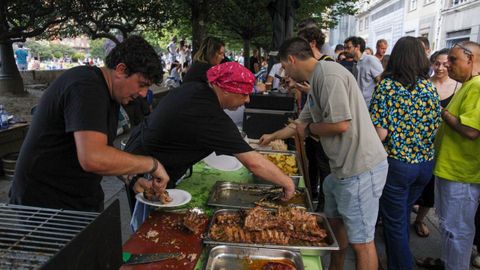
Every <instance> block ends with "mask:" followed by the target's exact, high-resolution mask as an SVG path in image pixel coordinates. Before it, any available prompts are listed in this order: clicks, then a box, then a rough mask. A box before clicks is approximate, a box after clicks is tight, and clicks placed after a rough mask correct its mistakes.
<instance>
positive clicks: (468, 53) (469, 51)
mask: <svg viewBox="0 0 480 270" xmlns="http://www.w3.org/2000/svg"><path fill="white" fill-rule="evenodd" d="M455 47H459V48H460V49H462V50H463V53H464V54H466V55H468V56H472V55H473V52H472V51H471V50H470V49H469V48H467V47H465V46H463V45H461V44H460V43H455V45H453V46H452V49H453V48H455Z"/></svg>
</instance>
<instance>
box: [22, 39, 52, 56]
mask: <svg viewBox="0 0 480 270" xmlns="http://www.w3.org/2000/svg"><path fill="white" fill-rule="evenodd" d="M25 47H26V48H28V50H29V51H30V54H31V55H32V56H34V57H38V58H39V59H40V60H41V59H50V58H51V57H52V50H51V49H50V46H49V44H48V43H45V42H43V43H41V42H37V41H33V40H29V41H27V42H25Z"/></svg>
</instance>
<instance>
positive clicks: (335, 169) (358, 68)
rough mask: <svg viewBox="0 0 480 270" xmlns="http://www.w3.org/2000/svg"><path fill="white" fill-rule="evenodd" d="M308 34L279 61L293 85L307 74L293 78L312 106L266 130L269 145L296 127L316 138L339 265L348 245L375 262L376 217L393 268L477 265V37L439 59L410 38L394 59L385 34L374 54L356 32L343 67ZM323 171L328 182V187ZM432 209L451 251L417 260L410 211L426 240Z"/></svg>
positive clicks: (315, 174) (371, 265) (340, 57)
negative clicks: (324, 56) (474, 250)
mask: <svg viewBox="0 0 480 270" xmlns="http://www.w3.org/2000/svg"><path fill="white" fill-rule="evenodd" d="M305 31H307V32H314V30H309V29H307V30H305V29H303V30H300V32H299V33H298V36H299V37H300V38H296V39H292V40H288V41H287V42H285V43H284V44H283V45H282V47H281V48H280V51H279V57H280V61H281V63H282V67H283V68H284V69H285V75H286V76H287V77H289V78H288V79H287V81H288V80H290V81H293V82H302V83H301V84H298V83H296V84H292V83H290V84H289V85H290V87H292V86H293V88H294V89H296V90H297V91H298V92H304V93H306V94H307V98H306V103H301V104H300V106H304V107H303V110H302V111H301V113H300V116H299V118H298V119H297V120H296V123H295V124H290V125H289V126H287V127H285V128H284V129H282V130H279V131H276V132H274V133H272V134H265V135H263V136H262V138H261V139H260V143H261V144H264V145H265V144H267V143H269V142H270V141H272V140H275V139H285V138H288V137H291V136H293V135H294V134H295V132H297V133H299V134H305V137H306V138H308V137H312V138H314V139H315V140H313V143H312V146H311V147H309V143H308V140H309V139H306V141H305V143H306V151H307V156H309V165H310V166H312V167H314V169H311V168H309V176H310V180H311V182H312V187H313V189H314V190H312V194H313V196H316V195H317V194H319V197H318V200H319V208H317V210H318V211H322V210H323V211H324V212H325V213H326V215H327V217H329V218H330V220H329V221H330V223H331V224H332V227H333V228H334V230H335V234H336V236H337V240H338V241H339V245H340V251H339V252H333V253H332V256H331V262H330V269H343V258H344V256H345V249H346V247H347V245H348V243H350V245H351V246H352V248H353V250H354V251H355V255H356V266H357V269H376V268H377V262H376V260H377V255H376V252H375V247H374V244H373V234H372V232H374V231H375V226H376V225H377V223H379V224H382V226H383V236H384V239H385V243H386V252H387V265H388V269H413V266H414V264H415V263H416V264H417V265H419V266H421V267H425V268H428V269H469V265H470V261H471V258H470V256H471V252H470V251H471V250H472V244H473V241H474V236H475V213H476V212H477V208H478V200H479V194H478V189H479V188H480V186H479V185H478V184H479V183H480V175H479V173H480V170H479V168H480V160H479V159H478V157H474V156H477V154H476V153H479V150H480V139H479V137H480V121H479V120H480V81H479V78H480V76H478V75H480V58H479V57H480V46H479V44H478V43H475V42H471V41H464V42H460V43H457V44H456V45H455V46H453V47H452V48H449V49H442V50H439V51H437V52H435V53H433V54H432V55H430V46H429V43H428V39H426V38H423V37H419V38H415V37H408V36H407V37H403V38H401V39H399V40H398V41H397V42H396V43H395V44H394V46H393V49H392V51H391V54H390V55H387V54H386V51H387V48H388V43H387V41H386V40H383V39H381V40H378V42H377V44H376V49H377V51H376V53H375V54H373V51H372V50H371V49H370V50H368V48H366V46H365V41H364V40H363V39H362V38H361V37H355V36H352V37H349V38H347V39H346V40H345V42H344V44H343V45H338V46H337V47H336V48H335V52H336V61H337V62H338V63H339V64H340V65H339V64H335V63H333V62H329V61H328V60H329V59H322V57H321V54H319V52H318V51H317V50H316V49H315V48H314V47H317V48H321V46H322V45H323V44H322V43H320V44H319V43H318V39H317V41H316V44H315V43H314V44H313V45H316V46H312V39H311V38H309V36H308V35H305V34H304V32H305ZM315 31H319V30H315ZM319 35H321V34H317V36H319ZM322 60H323V61H322ZM325 60H326V61H325ZM341 66H343V67H345V68H341ZM339 67H340V68H339ZM348 71H350V72H348ZM358 97H361V98H358ZM372 131H373V132H372ZM366 140H370V141H366ZM316 141H319V142H316ZM382 144H383V146H382ZM378 145H381V146H382V147H381V149H379V148H378ZM309 148H311V151H312V152H313V153H314V154H313V155H312V154H311V155H308V152H309ZM325 159H326V160H328V164H327V166H325V162H324V161H325ZM387 164H388V165H387ZM328 165H329V166H328ZM310 166H309V167H310ZM364 177H366V178H368V180H364V179H363V178H364ZM317 179H318V180H320V181H321V182H323V183H322V184H321V185H320V186H321V189H320V192H319V193H317V192H316V190H315V187H316V183H318V182H317V181H318V180H317ZM322 194H323V195H322ZM414 206H416V207H414ZM432 207H435V208H436V210H437V215H438V217H439V221H440V229H441V239H442V244H441V247H439V248H441V250H442V251H441V258H437V259H434V258H414V256H413V255H412V252H411V250H410V247H409V229H410V216H411V211H412V209H415V211H417V216H416V219H415V221H414V223H413V228H414V229H415V232H416V233H417V234H418V235H419V236H421V237H428V235H429V228H428V226H427V225H426V223H425V222H424V219H425V216H426V214H427V213H428V210H429V209H430V208H432ZM377 214H378V219H377ZM377 220H378V222H377ZM477 229H478V226H477ZM477 232H478V230H477ZM477 234H478V233H477ZM476 238H477V239H478V236H477V237H476ZM477 242H478V241H477ZM477 242H476V243H477ZM478 261H479V260H478V259H477V260H473V262H474V263H478Z"/></svg>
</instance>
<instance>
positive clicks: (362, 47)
mask: <svg viewBox="0 0 480 270" xmlns="http://www.w3.org/2000/svg"><path fill="white" fill-rule="evenodd" d="M349 41H350V42H352V45H353V47H357V46H360V52H361V53H363V52H364V51H365V47H366V45H365V39H363V38H361V37H355V36H351V37H348V38H346V39H345V41H344V43H345V44H347V43H348V42H349Z"/></svg>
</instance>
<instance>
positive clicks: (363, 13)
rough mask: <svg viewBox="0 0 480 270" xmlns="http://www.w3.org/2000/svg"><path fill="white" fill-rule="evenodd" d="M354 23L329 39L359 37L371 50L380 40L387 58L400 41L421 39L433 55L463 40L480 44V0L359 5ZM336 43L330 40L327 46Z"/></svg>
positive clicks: (386, 0) (373, 0)
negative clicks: (427, 42) (410, 38)
mask: <svg viewBox="0 0 480 270" xmlns="http://www.w3.org/2000/svg"><path fill="white" fill-rule="evenodd" d="M346 17H347V16H346ZM354 23H355V26H353V25H352V24H353V22H352V19H350V20H349V21H348V23H345V22H344V24H343V25H341V26H340V24H339V26H338V27H337V28H336V29H334V30H335V31H337V32H335V34H334V35H333V37H342V38H343V37H346V36H352V35H355V36H361V37H363V38H364V39H365V40H366V43H367V47H372V48H375V45H376V41H377V40H378V39H381V38H383V39H386V40H387V42H388V44H389V46H388V50H387V54H389V53H391V50H392V48H393V45H394V44H395V42H397V40H398V39H400V38H401V37H403V36H415V37H418V36H424V37H427V38H428V39H429V41H430V48H431V49H432V52H433V51H435V50H439V49H441V48H449V47H451V46H452V45H453V44H455V43H457V42H459V41H463V40H471V41H475V42H480V0H370V1H362V2H360V8H359V12H358V13H357V15H355V22H354ZM353 29H354V31H352V30H353ZM343 39H344V38H343ZM340 41H342V42H343V40H341V39H340V38H339V39H338V40H335V39H332V40H331V42H330V44H331V45H334V44H335V42H340Z"/></svg>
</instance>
